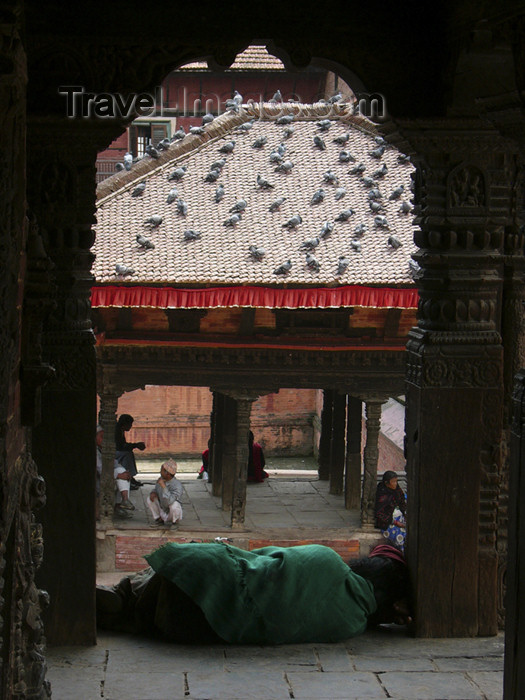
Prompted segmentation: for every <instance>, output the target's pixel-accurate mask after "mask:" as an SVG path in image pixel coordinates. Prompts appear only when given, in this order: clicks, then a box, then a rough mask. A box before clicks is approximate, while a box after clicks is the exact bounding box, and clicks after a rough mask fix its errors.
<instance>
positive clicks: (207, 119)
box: [202, 112, 215, 126]
mask: <svg viewBox="0 0 525 700" xmlns="http://www.w3.org/2000/svg"><path fill="white" fill-rule="evenodd" d="M214 119H215V117H214V116H213V114H210V112H208V113H207V114H205V115H204V116H203V118H202V125H203V126H206V124H211V123H212V121H213V120H214Z"/></svg>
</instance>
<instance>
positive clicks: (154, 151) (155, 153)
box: [145, 143, 160, 158]
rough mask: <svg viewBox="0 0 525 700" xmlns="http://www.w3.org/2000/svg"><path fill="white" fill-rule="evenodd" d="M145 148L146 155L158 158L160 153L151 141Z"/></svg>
mask: <svg viewBox="0 0 525 700" xmlns="http://www.w3.org/2000/svg"><path fill="white" fill-rule="evenodd" d="M145 150H146V153H147V154H148V156H151V158H158V157H159V155H160V153H159V152H158V151H157V149H156V148H155V146H152V145H151V143H149V144H148V145H147V146H146V149H145Z"/></svg>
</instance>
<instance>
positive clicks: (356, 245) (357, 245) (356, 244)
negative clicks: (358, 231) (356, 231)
mask: <svg viewBox="0 0 525 700" xmlns="http://www.w3.org/2000/svg"><path fill="white" fill-rule="evenodd" d="M350 245H351V247H352V249H353V250H355V252H356V253H360V252H361V243H360V241H350Z"/></svg>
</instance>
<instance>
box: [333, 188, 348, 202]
mask: <svg viewBox="0 0 525 700" xmlns="http://www.w3.org/2000/svg"><path fill="white" fill-rule="evenodd" d="M345 194H346V190H345V188H344V187H338V188H337V189H336V191H335V201H336V202H338V201H339V200H340V199H343V197H344V196H345Z"/></svg>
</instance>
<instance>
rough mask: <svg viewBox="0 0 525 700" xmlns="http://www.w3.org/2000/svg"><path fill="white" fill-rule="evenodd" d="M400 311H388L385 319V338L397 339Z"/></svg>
mask: <svg viewBox="0 0 525 700" xmlns="http://www.w3.org/2000/svg"><path fill="white" fill-rule="evenodd" d="M401 311H402V309H388V311H387V312H386V319H385V330H384V337H385V338H397V335H398V332H399V321H400V319H401Z"/></svg>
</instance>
